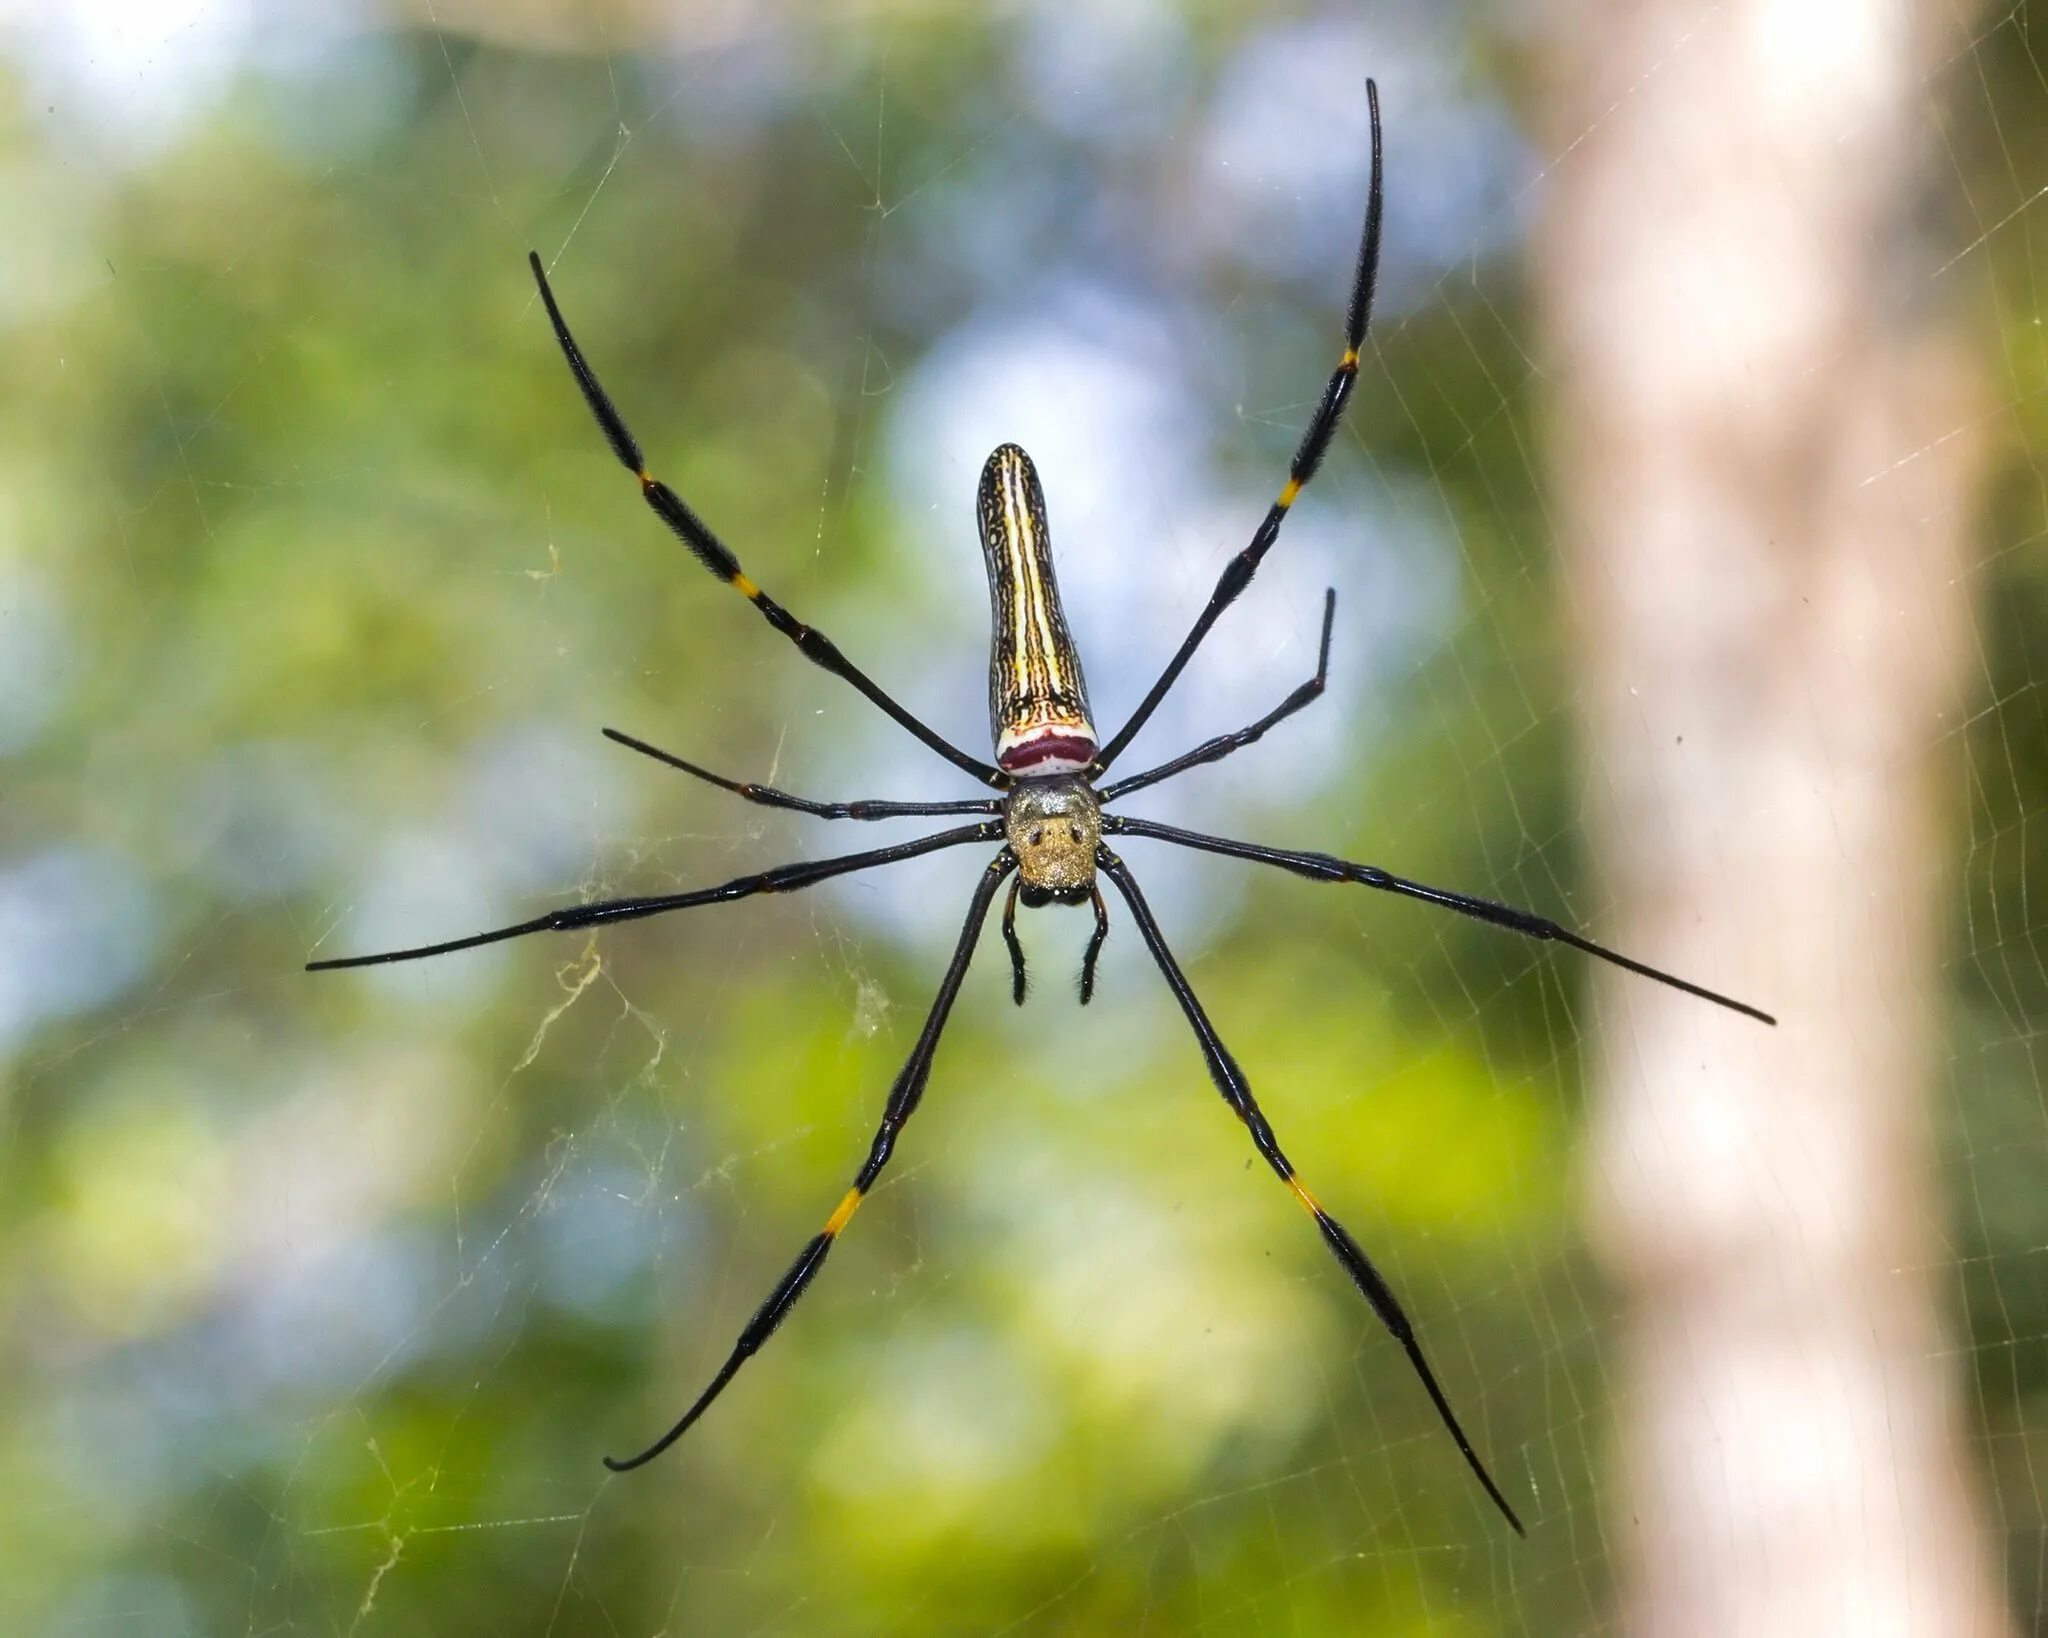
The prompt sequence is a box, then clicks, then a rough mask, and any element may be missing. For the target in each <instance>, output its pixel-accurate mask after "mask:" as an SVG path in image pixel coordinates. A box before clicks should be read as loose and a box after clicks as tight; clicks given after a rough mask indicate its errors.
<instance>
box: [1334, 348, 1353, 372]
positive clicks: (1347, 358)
mask: <svg viewBox="0 0 2048 1638" xmlns="http://www.w3.org/2000/svg"><path fill="white" fill-rule="evenodd" d="M1337 368H1338V369H1340V370H1355V369H1357V368H1358V349H1357V348H1356V347H1346V348H1345V349H1344V356H1343V357H1342V358H1340V359H1338V360H1337Z"/></svg>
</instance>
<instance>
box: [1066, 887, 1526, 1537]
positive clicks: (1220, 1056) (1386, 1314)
mask: <svg viewBox="0 0 2048 1638" xmlns="http://www.w3.org/2000/svg"><path fill="white" fill-rule="evenodd" d="M1097 862H1098V864H1099V865H1100V867H1101V869H1102V870H1103V871H1104V872H1105V873H1107V875H1108V876H1109V879H1110V880H1111V881H1113V882H1115V883H1116V886H1117V891H1118V892H1120V893H1122V894H1123V896H1124V902H1125V903H1126V904H1128V905H1129V906H1130V907H1131V917H1132V919H1133V920H1135V921H1136V922H1137V924H1138V932H1139V934H1140V935H1141V936H1142V937H1143V938H1144V940H1145V944H1146V947H1147V948H1148V949H1150V950H1151V952H1152V959H1153V960H1154V961H1155V962H1157V963H1158V966H1159V971H1160V973H1161V974H1162V975H1163V976H1164V977H1165V979H1166V983H1167V987H1168V988H1169V989H1171V990H1172V991H1173V997H1174V999H1175V1000H1176V1001H1178V1002H1179V1003H1180V1010H1181V1012H1182V1013H1183V1014H1184V1015H1185V1016H1186V1018H1187V1021H1188V1024H1189V1027H1190V1028H1192V1029H1193V1030H1194V1032H1195V1039H1196V1041H1197V1042H1199V1043H1200V1045H1201V1048H1202V1057H1203V1060H1204V1061H1205V1062H1206V1063H1207V1065H1208V1068H1209V1079H1210V1080H1212V1081H1214V1082H1215V1083H1216V1090H1217V1091H1218V1092H1220V1093H1222V1094H1223V1101H1224V1102H1225V1103H1227V1104H1228V1105H1229V1106H1230V1108H1231V1110H1232V1111H1233V1112H1234V1113H1235V1114H1236V1116H1237V1118H1238V1119H1239V1120H1241V1121H1243V1122H1244V1124H1245V1129H1246V1130H1247V1131H1249V1132H1250V1133H1251V1136H1252V1143H1253V1144H1254V1146H1256V1147H1257V1149H1258V1151H1259V1153H1260V1154H1261V1155H1263V1156H1265V1159H1266V1164H1267V1165H1268V1166H1270V1167H1272V1168H1273V1171H1274V1174H1275V1175H1276V1176H1278V1178H1279V1179H1280V1181H1281V1182H1282V1183H1285V1184H1286V1185H1287V1187H1288V1190H1289V1192H1290V1193H1292V1194H1293V1196H1294V1198H1295V1200H1296V1201H1297V1202H1299V1204H1300V1205H1301V1208H1302V1209H1303V1210H1304V1211H1306V1212H1307V1213H1308V1214H1309V1215H1310V1216H1311V1217H1313V1218H1314V1219H1315V1222H1316V1227H1317V1229H1319V1230H1320V1231H1321V1233H1322V1236H1323V1243H1324V1244H1325V1245H1327V1246H1328V1247H1329V1248H1330V1254H1331V1255H1332V1256H1334V1257H1335V1258H1336V1259H1337V1261H1338V1262H1339V1263H1340V1264H1342V1265H1343V1268H1344V1272H1345V1273H1347V1274H1349V1275H1350V1276H1351V1280H1352V1283H1353V1284H1354V1285H1356V1286H1357V1287H1358V1289H1359V1292H1360V1293H1361V1294H1362V1295H1363V1296H1364V1298H1365V1300H1366V1301H1367V1302H1368V1303H1370V1304H1371V1305H1372V1311H1373V1312H1374V1313H1375V1314H1376V1315H1378V1316H1379V1321H1380V1323H1381V1324H1382V1325H1384V1326H1385V1327H1386V1328H1387V1330H1388V1332H1389V1333H1390V1334H1391V1335H1392V1336H1393V1338H1394V1340H1395V1341H1396V1342H1398V1343H1399V1344H1400V1345H1401V1351H1402V1352H1403V1353H1405V1354H1406V1355H1407V1356H1408V1363H1409V1364H1410V1365H1411V1366H1412V1367H1413V1368H1414V1371H1415V1374H1416V1376H1417V1377H1418V1378H1420V1379H1421V1382H1422V1386H1423V1390H1424V1391H1425V1392H1426V1393H1427V1394H1428V1395H1429V1399H1430V1403H1431V1404H1432V1405H1434V1406H1435V1407H1436V1413H1437V1416H1438V1418H1439V1419H1440V1420H1441V1421H1442V1422H1443V1425H1444V1428H1445V1430H1446V1431H1447V1432H1448V1433H1449V1434H1450V1436H1451V1438H1452V1439H1453V1440H1454V1441H1455V1442H1456V1443H1457V1446H1458V1451H1459V1454H1461V1455H1462V1456H1463V1457H1464V1458H1465V1465H1466V1466H1467V1467H1469V1468H1470V1469H1471V1470H1472V1473H1473V1476H1474V1477H1475V1478H1477V1479H1478V1481H1479V1483H1480V1485H1481V1486H1482V1487H1483V1488H1484V1489H1485V1491H1486V1494H1487V1495H1488V1497H1490V1498H1491V1499H1492V1502H1493V1505H1494V1506H1495V1507H1497V1508H1499V1509H1500V1511H1501V1516H1502V1517H1503V1518H1505V1519H1506V1520H1507V1521H1508V1523H1509V1524H1511V1525H1513V1526H1514V1529H1515V1534H1516V1535H1527V1534H1528V1532H1527V1531H1526V1530H1524V1529H1523V1528H1522V1521H1521V1520H1520V1519H1519V1518H1517V1517H1516V1516H1515V1510H1514V1509H1513V1508H1512V1507H1510V1506H1509V1505H1508V1500H1507V1498H1506V1497H1505V1496H1503V1495H1502V1494H1501V1493H1500V1487H1499V1486H1498V1485H1496V1484H1495V1483H1494V1482H1493V1476H1492V1475H1491V1474H1490V1473H1488V1472H1487V1471H1486V1464H1485V1463H1483V1462H1482V1461H1480V1459H1479V1453H1478V1452H1477V1451H1476V1450H1474V1449H1473V1448H1472V1441H1471V1440H1469V1439H1468V1438H1466V1437H1465V1430H1464V1428H1463V1427H1461V1426H1460V1425H1459V1423H1458V1418H1457V1415H1456V1413H1455V1412H1453V1411H1452V1409H1451V1404H1450V1401H1449V1400H1448V1399H1447V1398H1445V1397H1444V1391H1443V1389H1442V1387H1440V1386H1439V1385H1438V1383H1437V1379H1436V1373H1435V1372H1434V1371H1432V1370H1431V1369H1430V1367H1429V1361H1428V1360H1427V1359H1426V1358H1425V1357H1424V1356H1423V1352H1422V1345H1421V1344H1420V1343H1419V1342H1418V1341H1417V1340H1416V1337H1415V1327H1414V1325H1413V1324H1412V1323H1411V1322H1410V1320H1409V1318H1408V1316H1407V1314H1406V1313H1405V1312H1404V1311H1403V1310H1402V1308H1401V1304H1400V1301H1399V1299H1398V1298H1396V1297H1395V1295H1394V1291H1393V1287H1391V1286H1390V1285H1388V1284H1387V1281H1386V1277H1385V1276H1384V1275H1382V1274H1381V1273H1380V1271H1379V1270H1378V1268H1376V1267H1375V1266H1374V1265H1373V1262H1372V1259H1371V1258H1370V1257H1368V1256H1366V1254H1365V1251H1364V1248H1363V1247H1361V1246H1360V1245H1359V1243H1358V1242H1357V1241H1356V1240H1354V1239H1353V1238H1352V1237H1351V1234H1350V1231H1349V1230H1347V1229H1346V1228H1345V1227H1344V1225H1343V1224H1341V1223H1339V1222H1338V1221H1337V1219H1336V1218H1334V1217H1332V1216H1331V1215H1330V1214H1329V1213H1328V1212H1327V1211H1325V1210H1324V1209H1323V1206H1322V1202H1320V1201H1319V1200H1317V1199H1316V1197H1315V1196H1314V1195H1313V1194H1311V1193H1309V1191H1308V1189H1307V1187H1306V1186H1305V1185H1304V1184H1303V1183H1302V1181H1301V1179H1300V1178H1298V1177H1296V1176H1295V1174H1294V1167H1293V1164H1292V1163H1291V1162H1290V1161H1289V1160H1288V1158H1287V1156H1286V1155H1284V1154H1282V1153H1281V1151H1280V1142H1279V1140H1278V1139H1277V1138H1276V1137H1275V1136H1274V1135H1273V1128H1272V1126H1271V1125H1269V1124H1268V1123H1267V1120H1266V1117H1265V1115H1264V1113H1263V1112H1262V1111H1261V1110H1260V1108H1259V1105H1258V1102H1257V1100H1256V1099H1254V1098H1253V1096H1252V1089H1251V1084H1250V1082H1248V1081H1247V1080H1246V1079H1245V1077H1244V1071H1243V1070H1242V1069H1240V1068H1238V1066H1237V1060H1236V1059H1235V1058H1233V1057H1231V1055H1230V1049H1229V1048H1228V1047H1226V1046H1224V1044H1223V1042H1222V1040H1221V1038H1220V1037H1218V1035H1217V1034H1216V1029H1215V1026H1214V1025H1212V1024H1211V1023H1210V1022H1209V1015H1208V1014H1207V1013H1205V1012H1204V1011H1203V1010H1202V1003H1201V1002H1200V1001H1198V1000H1197V999H1196V998H1195V992H1194V990H1193V989H1192V988H1190V987H1189V985H1188V981H1187V978H1186V976H1185V975H1184V974H1183V973H1182V972H1181V970H1180V963H1179V962H1177V961H1175V960H1174V958H1173V952H1172V951H1171V950H1169V949H1168V948H1167V947H1166V939H1165V937H1164V936H1163V935H1162V934H1161V933H1160V931H1159V924H1158V923H1157V922H1156V921H1154V920H1153V919H1152V910H1151V907H1150V906H1149V905H1147V904H1146V902H1145V896H1144V894H1142V893H1140V892H1139V891H1138V884H1137V882H1136V881H1135V880H1133V879H1132V876H1131V873H1130V870H1129V869H1128V868H1127V867H1126V866H1125V864H1124V862H1123V860H1121V859H1119V858H1118V857H1117V856H1116V855H1115V854H1114V853H1112V852H1110V850H1109V849H1108V848H1107V847H1102V848H1100V849H1099V850H1098V853H1097Z"/></svg>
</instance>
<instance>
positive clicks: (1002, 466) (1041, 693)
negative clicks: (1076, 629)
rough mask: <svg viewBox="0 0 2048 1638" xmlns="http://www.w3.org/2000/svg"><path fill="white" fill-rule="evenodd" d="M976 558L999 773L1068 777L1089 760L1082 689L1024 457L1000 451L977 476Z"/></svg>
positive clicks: (1089, 731) (1033, 477)
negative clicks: (985, 611) (986, 620)
mask: <svg viewBox="0 0 2048 1638" xmlns="http://www.w3.org/2000/svg"><path fill="white" fill-rule="evenodd" d="M978 510H979V512H980V516H981V555H982V558H983V560H984V561H985V562H986V563H987V566H988V596H989V606H990V611H991V617H992V618H991V624H992V629H991V632H990V636H989V651H988V725H989V732H990V733H991V734H992V735H993V736H994V738H995V742H996V762H997V764H998V765H999V766H1000V767H1001V768H1002V769H1003V770H1004V772H1006V773H1013V774H1059V773H1074V772H1077V771H1079V770H1080V769H1082V768H1085V767H1087V766H1088V764H1089V763H1090V762H1092V761H1094V760H1095V725H1094V723H1093V722H1091V721H1090V720H1089V717H1088V684H1087V683H1086V682H1085V681H1084V680H1083V679H1082V676H1081V657H1080V656H1079V655H1078V654H1076V653H1075V652H1074V639H1073V638H1071V637H1070V636H1068V635H1067V620H1066V616H1065V615H1064V614H1062V613H1061V612H1060V589H1059V585H1058V583H1057V582H1056V581H1055V580H1054V579H1053V574H1052V542H1051V540H1050V539H1049V538H1048V536H1047V534H1046V527H1045V496H1044V494H1043V492H1042V491H1041V490H1040V489H1039V487H1038V471H1037V468H1035V467H1034V466H1032V464H1031V457H1030V456H1029V455H1026V454H1025V453H1024V451H1023V450H1021V449H1019V448H1018V447H1017V446H1016V445H1015V444H1004V445H1003V446H1002V447H1001V448H1000V449H998V450H997V451H996V452H995V453H994V454H993V455H991V456H990V457H989V458H988V464H987V465H986V466H984V467H983V468H982V469H981V494H980V499H979V505H978Z"/></svg>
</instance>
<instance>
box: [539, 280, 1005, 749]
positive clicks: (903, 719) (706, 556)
mask: <svg viewBox="0 0 2048 1638" xmlns="http://www.w3.org/2000/svg"><path fill="white" fill-rule="evenodd" d="M526 260H527V262H528V264H529V265H530V266H531V267H532V268H533V279H534V283H535V284H537V285H539V286H540V299H541V300H542V302H544V303H545V304H546V305H547V310H548V320H549V322H550V323H552V324H553V325H554V327H555V340H556V341H558V342H560V343H561V346H562V356H563V357H564V358H566V359H567V360H568V361H569V370H570V373H571V374H573V375H574V376H575V377H576V385H577V386H579V387H581V388H582V389H583V400H584V402H585V403H587V404H588V405H589V406H590V413H591V414H592V415H594V416H595V417H596V418H597V424H598V426H599V427H600V428H602V429H603V431H604V435H605V440H606V441H607V442H608V443H609V444H610V445H611V446H612V453H613V454H614V455H616V456H618V458H619V463H620V465H622V466H624V467H625V468H626V470H627V471H628V472H631V473H632V474H633V476H634V477H636V478H638V479H639V480H640V493H641V495H642V496H644V497H645V499H646V501H647V504H648V505H649V506H650V507H652V508H653V509H654V514H655V516H657V517H658V518H660V519H661V521H662V522H663V523H665V524H667V525H668V526H669V528H670V529H671V530H672V531H674V533H675V535H676V538H677V539H679V540H680V541H682V543H683V544H684V545H685V546H687V547H689V548H690V551H691V552H692V554H694V555H695V557H696V559H697V561H698V562H699V563H701V564H703V565H704V567H705V568H707V569H709V570H710V571H711V572H712V573H713V574H715V575H717V576H718V578H719V579H720V580H723V581H724V582H725V583H726V584H727V585H728V586H731V587H732V588H733V589H734V590H735V591H737V592H738V593H739V594H740V595H741V596H742V597H744V598H746V600H747V601H748V602H750V603H752V604H753V605H754V607H755V608H757V609H759V610H760V611H761V615H762V618H763V619H765V620H766V621H767V622H768V623H769V624H770V625H771V626H773V627H774V628H775V629H776V630H777V631H779V632H781V633H782V635H783V636H785V637H787V638H788V639H789V640H790V641H791V642H792V643H794V644H796V646H797V647H798V648H799V649H801V650H802V651H803V656H804V658H805V659H807V660H809V661H810V662H811V663H812V664H813V665H817V666H822V667H824V669H825V670H827V671H829V672H831V673H832V674H833V675H834V676H836V677H843V678H845V679H846V680H847V681H848V682H850V683H852V684H853V686H854V687H855V688H857V689H859V690H860V691H861V692H862V693H863V694H865V695H866V696H867V697H868V698H869V699H870V700H872V701H874V703H875V704H876V705H878V706H880V707H881V708H882V709H883V710H884V711H886V712H887V713H888V714H889V715H890V716H891V717H894V718H895V719H896V721H897V722H899V723H901V724H902V725H903V726H904V727H905V728H907V729H909V730H910V732H911V733H913V734H915V735H916V736H917V737H918V738H919V739H921V740H923V741H924V743H925V744H926V745H928V746H930V747H931V748H932V749H933V750H934V751H937V752H938V753H939V755H940V756H942V757H944V758H945V759H946V760H947V761H948V762H950V763H952V764H953V766H954V767H956V768H959V769H962V770H963V771H965V772H967V773H970V774H972V775H973V776H974V777H975V778H976V779H978V780H980V781H981V782H982V783H983V784H984V785H994V786H996V787H997V788H998V789H1000V788H1002V787H1003V786H1004V785H1006V784H1007V783H1008V782H1009V781H1008V780H1007V778H1006V777H1005V776H1004V775H1003V773H1002V772H1001V771H1000V770H999V769H997V768H996V767H994V766H993V765H991V764H989V763H987V762H983V761H981V760H980V759H979V758H976V757H971V756H969V755H968V754H967V753H966V752H965V751H962V750H960V749H959V748H957V747H956V746H954V745H953V744H952V743H951V742H950V741H948V740H946V739H944V738H942V737H941V736H940V735H939V734H937V733H935V732H934V731H933V730H932V729H930V728H927V727H926V726H925V725H924V724H923V723H922V722H920V721H918V719H917V718H916V717H914V716H912V715H911V714H910V713H909V712H908V711H906V710H904V708H903V707H902V706H900V705H898V704H897V703H896V702H895V701H894V700H893V699H891V698H890V697H889V696H888V695H887V694H885V693H884V692H883V691H882V690H881V688H880V687H878V686H877V685H876V684H875V683H874V682H873V681H872V680H871V679H870V678H869V677H868V675H867V673H866V672H864V671H862V670H861V669H860V667H858V666H857V665H855V664H854V663H853V662H852V661H851V660H849V659H848V658H847V657H846V656H845V655H844V654H842V653H840V652H839V649H838V647H837V645H836V644H834V643H833V641H832V639H831V638H829V637H827V636H826V635H825V634H824V633H823V632H822V631H817V630H814V629H813V628H812V627H810V626H807V625H805V624H804V623H803V622H802V621H801V620H799V619H797V618H796V616H795V615H793V614H791V613H790V612H789V610H787V609H785V608H784V607H783V606H782V605H781V604H780V603H778V602H776V601H775V599H774V598H772V597H770V596H769V595H768V594H767V593H766V592H764V591H763V590H762V589H761V588H760V587H759V586H757V585H755V584H754V583H753V581H751V580H749V579H748V578H747V577H746V575H745V574H743V573H742V572H741V570H740V561H739V559H738V558H736V557H734V556H733V555H732V551H731V549H730V548H729V547H727V545H726V544H725V542H724V541H722V540H720V539H719V538H718V536H717V535H715V534H713V533H712V532H711V529H710V527H709V525H707V524H706V523H705V522H704V520H703V519H702V518H700V517H698V516H697V514H696V513H695V512H693V511H691V510H690V508H689V507H688V506H687V505H686V504H685V503H684V501H683V498H682V497H681V496H680V495H678V494H677V493H676V492H675V491H674V490H673V489H671V488H669V486H668V485H667V484H665V483H663V482H662V481H661V480H660V479H659V478H657V477H654V476H653V475H652V474H650V473H649V472H648V470H647V459H646V457H645V456H644V455H642V454H641V452H640V445H639V443H638V441H637V440H635V438H634V437H633V434H632V433H630V432H628V431H627V430H626V423H625V421H624V420H623V419H622V418H621V417H620V415H619V412H618V409H617V408H616V406H614V405H613V403H612V400H611V395H610V394H609V393H607V392H606V391H605V390H604V388H603V386H602V385H600V384H599V382H598V379H597V375H596V372H595V371H593V370H592V369H591V367H590V365H589V364H588V363H587V362H586V361H585V359H584V357H583V350H582V349H581V348H580V347H578V346H577V345H576V339H575V337H573V336H572V335H570V334H569V326H568V324H567V322H566V321H565V320H564V319H563V317H562V310H561V308H559V307H557V306H556V305H555V293H554V291H553V290H551V289H550V288H549V287H548V276H547V274H546V273H545V272H543V271H542V269H541V265H540V257H539V255H538V254H537V253H535V252H533V251H528V252H527V255H526Z"/></svg>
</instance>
